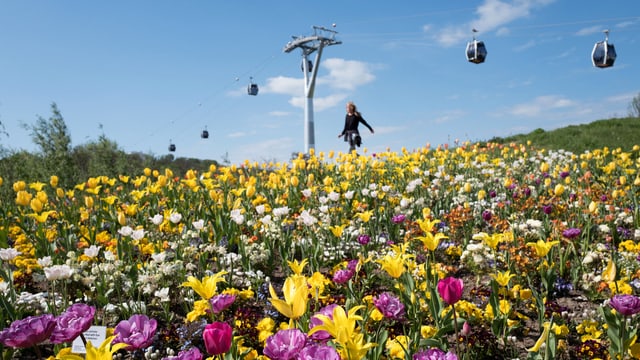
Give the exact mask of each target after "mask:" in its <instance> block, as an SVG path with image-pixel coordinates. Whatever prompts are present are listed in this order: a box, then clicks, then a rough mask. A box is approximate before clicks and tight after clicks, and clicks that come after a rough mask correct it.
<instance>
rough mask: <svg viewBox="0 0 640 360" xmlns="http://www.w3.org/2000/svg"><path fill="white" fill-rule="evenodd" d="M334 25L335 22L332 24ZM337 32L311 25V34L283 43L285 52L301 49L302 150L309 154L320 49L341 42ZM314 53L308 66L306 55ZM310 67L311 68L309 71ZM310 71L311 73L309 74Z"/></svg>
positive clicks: (313, 140)
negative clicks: (313, 57)
mask: <svg viewBox="0 0 640 360" xmlns="http://www.w3.org/2000/svg"><path fill="white" fill-rule="evenodd" d="M333 27H335V24H333ZM337 33H338V32H337V31H335V30H331V29H327V28H325V27H322V26H313V35H311V36H292V37H293V40H291V41H289V42H288V43H287V45H285V47H284V49H283V51H284V52H286V53H289V52H292V51H293V50H295V49H297V48H300V49H301V50H302V72H303V73H304V95H305V98H306V101H305V104H304V151H305V154H309V150H310V149H313V148H315V133H314V124H313V92H314V90H315V85H316V75H317V74H318V68H319V67H320V58H321V57H322V49H323V48H324V47H325V46H330V45H338V44H342V41H338V40H336V39H335V36H336V34H337ZM316 50H317V53H316V59H315V65H313V66H311V67H310V66H309V63H310V61H309V59H308V56H309V55H311V54H313V52H315V51H316ZM310 69H312V70H311V71H310ZM309 72H311V75H309Z"/></svg>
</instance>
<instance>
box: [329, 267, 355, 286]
mask: <svg viewBox="0 0 640 360" xmlns="http://www.w3.org/2000/svg"><path fill="white" fill-rule="evenodd" d="M353 275H355V273H354V272H353V271H352V270H349V269H340V270H338V271H336V272H335V274H333V282H335V283H336V284H344V283H346V282H347V281H349V280H351V278H352V277H353Z"/></svg>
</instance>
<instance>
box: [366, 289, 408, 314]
mask: <svg viewBox="0 0 640 360" xmlns="http://www.w3.org/2000/svg"><path fill="white" fill-rule="evenodd" d="M373 305H375V306H376V308H377V309H378V310H379V311H380V312H381V313H382V315H384V317H386V318H388V319H392V320H400V319H402V318H403V317H404V304H403V303H402V302H401V301H400V299H398V298H397V297H396V296H394V295H393V294H391V293H389V292H384V293H382V294H380V295H378V296H374V298H373Z"/></svg>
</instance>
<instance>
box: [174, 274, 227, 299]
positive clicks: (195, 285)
mask: <svg viewBox="0 0 640 360" xmlns="http://www.w3.org/2000/svg"><path fill="white" fill-rule="evenodd" d="M226 274H227V272H226V271H220V272H219V273H217V274H215V275H211V276H205V277H204V278H202V281H200V280H198V279H197V278H195V277H193V276H189V277H188V278H187V281H185V282H183V283H182V286H185V287H190V288H192V289H193V291H195V292H196V294H198V295H200V297H201V298H203V299H204V300H209V299H211V298H212V297H213V295H215V294H216V292H217V290H218V288H217V287H218V283H219V282H224V281H225V280H224V277H223V276H224V275H226Z"/></svg>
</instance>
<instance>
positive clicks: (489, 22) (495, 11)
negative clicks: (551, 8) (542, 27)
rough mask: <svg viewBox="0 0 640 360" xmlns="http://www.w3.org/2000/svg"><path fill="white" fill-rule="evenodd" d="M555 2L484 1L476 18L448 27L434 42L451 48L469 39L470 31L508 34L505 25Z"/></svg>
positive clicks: (477, 11)
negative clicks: (495, 31)
mask: <svg viewBox="0 0 640 360" xmlns="http://www.w3.org/2000/svg"><path fill="white" fill-rule="evenodd" d="M553 1H555V0H513V1H506V0H485V1H484V2H483V3H482V4H481V5H480V6H478V8H477V9H476V14H477V17H476V18H475V19H474V20H471V21H470V22H468V23H466V24H461V25H455V26H449V27H446V28H444V29H442V30H441V31H440V32H439V33H437V34H436V35H435V39H436V41H438V42H439V43H440V44H442V45H444V46H452V45H455V44H458V43H460V42H461V41H464V40H465V39H469V38H470V37H471V29H478V31H480V32H481V33H483V32H485V33H486V32H490V31H494V30H496V29H497V30H498V35H504V34H506V33H508V31H509V30H508V29H507V28H506V27H505V25H507V24H509V23H511V22H513V21H515V20H518V19H520V18H523V17H527V16H529V14H530V13H531V10H532V9H534V8H537V7H541V6H546V5H548V4H550V3H552V2H553Z"/></svg>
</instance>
